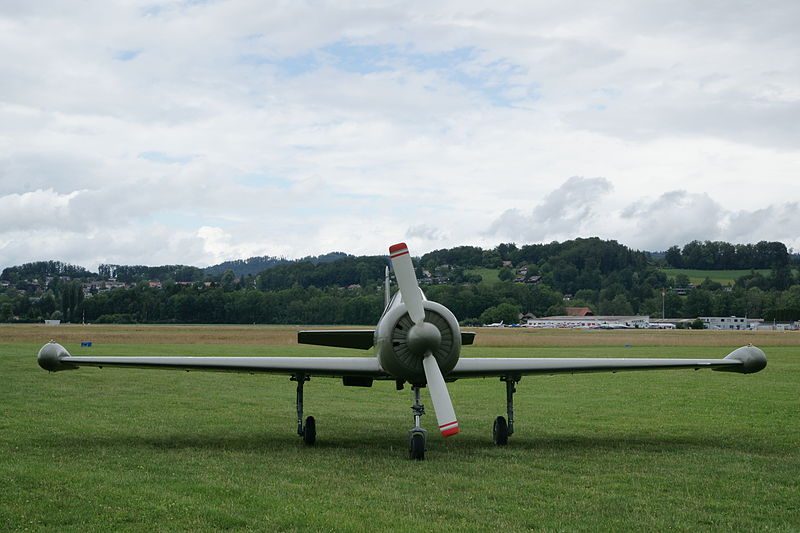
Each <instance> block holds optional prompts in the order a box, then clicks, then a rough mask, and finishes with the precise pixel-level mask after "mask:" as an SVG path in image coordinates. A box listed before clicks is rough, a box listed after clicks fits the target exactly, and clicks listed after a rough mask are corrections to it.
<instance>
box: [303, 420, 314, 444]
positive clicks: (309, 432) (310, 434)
mask: <svg viewBox="0 0 800 533" xmlns="http://www.w3.org/2000/svg"><path fill="white" fill-rule="evenodd" d="M316 441H317V422H316V421H315V420H314V417H313V416H309V417H307V418H306V425H305V427H303V442H305V443H306V444H308V445H309V446H311V445H312V444H314V443H315V442H316Z"/></svg>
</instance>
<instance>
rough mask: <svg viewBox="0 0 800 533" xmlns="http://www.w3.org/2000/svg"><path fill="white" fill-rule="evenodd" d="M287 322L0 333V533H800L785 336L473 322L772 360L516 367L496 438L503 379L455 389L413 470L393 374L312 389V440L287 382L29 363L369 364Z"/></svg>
mask: <svg viewBox="0 0 800 533" xmlns="http://www.w3.org/2000/svg"><path fill="white" fill-rule="evenodd" d="M296 330H297V328H289V327H261V326H251V327H250V326H244V327H239V326H221V327H220V326H99V325H98V326H59V327H47V326H43V325H31V326H4V325H0V361H2V381H0V457H2V459H0V485H1V486H2V489H0V530H12V531H13V530H34V531H59V532H61V531H82V532H83V531H95V530H121V531H145V530H147V531H151V530H192V531H210V530H221V529H229V530H259V531H334V530H335V531H385V530H391V531H419V530H428V531H464V530H467V531H496V530H510V531H521V530H543V531H557V530H559V531H561V530H563V531H642V530H658V531H663V530H678V531H697V530H700V531H703V530H705V531H711V530H714V531H718V530H728V531H753V530H759V531H761V530H766V531H798V530H800V490H799V489H800V481H799V480H800V408H799V407H800V405H799V403H798V402H799V400H798V398H800V394H799V393H800V335H798V334H797V333H795V332H715V331H652V330H650V331H584V330H580V331H563V330H552V331H551V330H527V329H521V328H515V329H507V328H478V331H479V334H478V337H477V342H476V345H475V346H471V347H467V348H465V350H464V351H465V356H470V355H473V356H486V355H497V356H507V357H514V356H545V357H546V356H552V357H558V356H592V355H597V356H629V357H642V356H659V357H668V356H686V357H722V356H724V355H725V354H727V353H728V352H729V351H730V350H732V349H733V348H735V347H737V346H741V345H744V344H747V343H753V344H756V345H758V346H760V347H762V348H763V349H764V350H765V352H766V354H767V357H768V359H769V364H768V366H767V368H766V369H765V370H763V371H762V372H760V373H758V374H754V375H739V374H730V373H724V372H711V371H698V372H693V371H683V370H681V371H656V372H627V373H626V372H621V373H616V374H583V375H575V376H570V375H560V376H544V377H527V378H524V379H523V380H522V382H521V383H520V384H519V386H518V393H517V395H516V411H517V413H516V414H517V417H516V418H517V428H516V430H517V431H516V433H515V434H514V435H513V436H512V437H511V439H510V440H509V445H508V446H507V447H502V448H498V447H495V446H493V445H492V444H491V421H492V419H493V418H494V417H495V416H497V415H500V414H504V409H505V405H504V402H505V391H504V388H503V385H502V384H501V383H500V382H499V381H498V380H496V379H485V380H484V379H478V380H461V381H457V382H455V383H452V384H450V385H449V387H450V391H451V394H452V396H453V401H454V404H455V407H456V412H457V413H458V415H459V420H460V423H461V428H462V433H461V434H460V435H458V436H455V437H452V438H450V439H442V438H441V437H439V436H432V437H431V440H430V442H429V449H428V452H427V454H426V460H425V461H423V462H416V461H409V460H407V459H406V454H407V451H406V432H407V430H408V429H409V428H410V427H411V426H412V419H411V410H410V408H409V407H410V405H411V399H412V398H411V392H410V390H409V389H408V388H406V390H404V391H396V390H395V387H394V383H391V382H386V383H376V384H375V385H374V386H373V387H372V388H371V389H365V388H357V387H353V388H351V387H347V388H345V387H342V385H341V382H339V381H336V380H332V379H322V378H319V379H317V378H315V379H313V380H312V381H311V382H310V383H308V384H307V385H306V411H307V414H313V415H314V416H315V417H316V419H317V439H318V440H317V445H315V446H314V447H306V446H304V445H303V444H302V442H301V440H300V439H299V438H298V437H297V436H296V435H295V433H294V432H295V427H294V416H295V412H294V409H295V405H294V384H293V383H291V382H289V381H288V379H287V378H286V377H281V376H263V375H249V374H222V373H219V374H215V373H201V372H181V371H152V370H136V369H96V368H86V369H80V370H77V371H70V372H61V373H56V374H48V373H46V372H45V371H43V370H41V369H39V367H38V366H37V365H36V361H35V354H36V352H37V351H38V349H39V348H40V347H41V345H42V344H43V343H44V342H46V341H47V340H49V339H51V338H53V339H55V340H57V341H59V342H61V343H62V344H64V345H65V346H66V347H67V348H68V349H69V350H70V351H71V352H72V353H73V354H75V355H84V354H108V355H133V354H165V355H166V354H202V355H234V354H241V355H345V354H348V353H350V354H354V355H364V354H365V353H364V352H350V351H347V350H336V349H329V348H322V347H306V346H296V345H295V344H294V336H295V332H296ZM81 341H92V342H93V343H94V345H93V346H92V347H91V348H81V347H80V342H81ZM627 346H629V347H627ZM331 352H333V353H331ZM425 396H426V394H425V393H424V394H423V398H425ZM423 425H424V426H425V427H427V428H429V429H433V428H434V426H435V417H434V416H433V414H432V412H430V413H429V414H428V415H426V416H425V417H424V418H423Z"/></svg>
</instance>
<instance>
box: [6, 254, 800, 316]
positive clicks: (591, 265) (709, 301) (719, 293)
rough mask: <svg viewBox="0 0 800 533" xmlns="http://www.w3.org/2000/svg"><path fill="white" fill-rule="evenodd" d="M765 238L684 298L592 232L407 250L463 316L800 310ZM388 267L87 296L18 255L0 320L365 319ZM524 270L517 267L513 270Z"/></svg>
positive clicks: (129, 274)
mask: <svg viewBox="0 0 800 533" xmlns="http://www.w3.org/2000/svg"><path fill="white" fill-rule="evenodd" d="M706 244H709V243H697V242H695V243H694V244H693V243H689V245H687V246H685V247H684V249H686V250H687V251H688V254H687V257H690V256H692V254H693V253H695V252H693V251H692V250H694V249H696V248H697V245H702V247H703V248H704V249H714V247H713V246H706ZM766 244H767V245H768V246H765V245H762V243H759V245H752V246H751V245H747V246H750V248H749V250H750V252H752V253H754V254H756V255H757V256H758V259H753V260H754V263H752V264H753V265H758V266H763V265H765V264H770V265H771V266H770V267H768V270H769V272H768V273H767V274H764V273H761V272H756V271H752V272H750V273H748V274H746V275H744V276H742V277H740V278H739V279H738V280H736V282H735V284H734V286H733V287H727V288H726V287H723V286H722V285H720V284H719V283H716V282H713V281H711V280H708V279H707V280H706V281H704V282H703V283H701V284H700V285H699V286H697V287H694V288H693V289H692V290H690V291H689V292H688V294H686V295H681V294H679V293H678V292H677V291H675V290H672V289H677V288H681V287H685V286H686V284H687V283H686V282H687V281H688V278H687V279H681V276H680V275H679V276H677V277H668V276H667V275H666V274H665V273H664V272H663V270H661V269H660V267H664V266H674V264H672V263H669V262H668V260H667V258H666V256H665V258H664V259H663V260H657V259H654V258H653V257H651V256H650V255H649V254H647V253H645V252H639V251H634V250H631V249H629V248H627V247H625V246H623V245H621V244H619V243H617V242H616V241H605V240H601V239H598V238H589V239H574V240H571V241H565V242H562V243H558V242H553V243H549V244H537V245H524V246H520V247H518V246H516V245H515V244H501V245H498V246H497V247H495V248H493V249H490V250H483V249H481V248H478V247H471V246H461V247H455V248H450V249H444V250H436V251H434V252H430V253H428V254H425V255H423V256H422V257H420V258H418V259H415V264H416V267H417V271H418V276H419V277H420V279H421V280H422V281H423V282H428V283H430V284H428V285H425V286H424V289H425V292H426V295H427V296H428V298H430V299H432V300H435V301H438V302H441V303H442V304H444V305H445V306H447V307H448V308H450V309H451V310H452V311H453V313H454V314H455V315H456V317H457V318H458V319H459V320H460V321H462V322H464V323H491V322H498V321H499V320H500V319H502V320H504V321H505V322H506V323H508V322H516V316H517V315H518V314H519V313H522V312H530V313H533V314H534V315H536V316H548V315H559V314H564V312H565V308H566V307H567V306H569V307H589V308H590V309H592V311H593V312H594V313H595V314H597V315H634V314H642V315H650V316H652V317H660V316H661V314H662V310H663V312H664V315H665V316H666V317H668V318H670V317H674V318H677V317H683V318H694V317H697V316H730V315H737V316H749V317H761V318H765V319H767V320H771V319H773V318H774V319H776V320H797V319H800V280H798V277H797V274H796V273H795V272H794V271H793V270H792V267H793V266H795V265H794V263H796V260H794V259H793V258H791V257H790V256H789V255H788V252H787V251H786V248H785V246H783V245H782V244H781V243H766ZM690 245H691V246H690ZM777 245H780V246H777ZM731 246H733V248H734V249H736V247H737V246H739V245H735V246H734V245H731ZM687 247H688V249H687ZM716 249H719V247H718V246H717V247H716ZM742 249H743V250H748V248H746V247H743V248H742ZM750 252H746V253H750ZM681 255H683V250H681ZM388 264H389V262H388V258H387V257H385V256H362V257H353V256H346V257H343V258H341V259H339V260H336V261H332V262H317V263H316V264H315V263H312V262H309V261H298V262H294V263H286V264H280V265H277V266H274V267H273V268H269V269H267V270H264V271H262V272H260V273H258V274H256V275H252V274H251V275H246V276H244V277H236V276H235V274H234V272H233V271H232V270H231V269H228V270H226V271H225V272H224V273H222V274H221V275H218V276H209V275H208V274H203V273H202V271H201V270H200V269H196V268H195V267H185V266H181V265H177V266H176V265H172V266H164V267H136V266H134V267H123V266H119V265H107V266H108V267H109V268H108V269H104V270H103V273H104V274H111V273H113V274H114V275H116V277H117V279H120V278H124V279H130V280H132V281H136V283H135V285H133V286H132V287H129V288H118V289H113V290H108V291H102V292H99V293H98V294H93V295H91V296H90V297H86V298H84V291H83V288H84V287H83V285H82V283H81V281H80V278H79V277H78V276H82V275H85V273H86V271H85V270H84V269H81V268H80V267H74V266H72V265H66V264H63V263H58V262H42V264H28V265H23V267H24V268H23V267H14V269H11V270H9V269H5V270H4V271H3V277H2V279H6V280H9V281H11V282H12V285H11V286H10V288H9V289H8V290H6V291H4V292H0V321H4V322H5V321H10V320H14V319H15V317H16V319H17V320H23V321H38V320H41V319H43V318H60V319H62V320H65V321H72V322H76V321H80V320H86V321H87V322H143V323H239V324H248V323H259V324H262V323H274V324H374V323H375V322H376V320H377V319H378V317H379V316H380V313H381V311H382V309H383V305H384V302H383V277H384V272H385V269H386V267H387V266H388ZM741 264H742V263H739V264H737V266H739V265H741ZM504 265H505V266H504ZM104 267H105V266H104ZM110 267H113V268H110ZM523 267H524V268H523ZM486 268H490V269H498V268H502V269H504V270H507V271H508V272H513V274H510V276H511V277H509V276H508V275H507V276H500V277H501V281H499V282H496V283H484V282H482V279H481V276H480V274H478V273H477V272H480V271H481V270H480V269H486ZM748 268H749V267H748ZM48 269H55V270H56V271H58V272H70V273H72V274H75V276H74V277H73V279H72V280H70V281H65V280H63V279H62V278H61V277H54V278H52V279H51V281H50V282H49V283H48V284H47V286H46V287H45V288H44V289H43V290H40V291H39V292H31V289H28V290H27V292H26V291H25V290H22V289H20V287H23V289H24V287H25V284H24V282H23V281H22V278H21V276H24V275H30V274H31V273H36V274H37V275H39V276H40V277H42V278H43V277H44V276H45V275H50V274H51V273H52V270H48ZM523 271H524V272H525V273H526V274H525V275H524V276H520V275H519V273H520V272H523ZM501 272H502V271H501ZM89 274H90V276H88V277H89V278H90V277H91V273H89ZM98 275H99V274H98ZM150 276H153V277H156V276H157V277H156V278H155V279H157V280H158V281H160V282H161V283H160V286H156V287H154V286H151V285H150V283H148V280H153V279H154V278H153V277H150ZM426 276H430V277H426ZM503 278H505V279H503ZM512 278H514V279H512ZM684 278H685V276H684ZM515 279H516V281H515ZM14 280H16V281H15V282H14ZM21 290H22V292H23V293H24V294H20V291H21ZM512 316H513V319H510V317H512Z"/></svg>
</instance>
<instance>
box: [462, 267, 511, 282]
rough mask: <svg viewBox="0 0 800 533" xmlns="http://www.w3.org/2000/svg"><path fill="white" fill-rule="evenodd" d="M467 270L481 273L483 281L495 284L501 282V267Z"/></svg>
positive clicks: (470, 272) (472, 272) (471, 272)
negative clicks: (499, 275)
mask: <svg viewBox="0 0 800 533" xmlns="http://www.w3.org/2000/svg"><path fill="white" fill-rule="evenodd" d="M466 272H467V273H469V274H479V275H480V277H481V278H482V280H481V283H486V284H490V285H493V284H495V283H499V282H500V278H499V277H498V274H500V269H499V268H471V269H469V270H466ZM515 276H516V274H515Z"/></svg>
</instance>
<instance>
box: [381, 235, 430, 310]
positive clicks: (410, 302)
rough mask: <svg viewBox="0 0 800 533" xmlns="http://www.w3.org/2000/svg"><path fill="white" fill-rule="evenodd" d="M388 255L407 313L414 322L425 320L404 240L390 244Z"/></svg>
mask: <svg viewBox="0 0 800 533" xmlns="http://www.w3.org/2000/svg"><path fill="white" fill-rule="evenodd" d="M389 256H390V257H391V258H392V268H393V269H394V276H395V277H396V278H397V285H398V286H399V287H400V295H401V296H402V297H403V303H404V304H406V310H408V315H409V316H410V317H411V320H412V321H413V322H414V324H421V323H423V322H424V321H425V308H424V307H423V306H422V293H421V292H420V290H419V285H418V284H417V276H416V275H415V274H414V265H413V264H411V254H409V253H408V246H406V243H404V242H401V243H397V244H394V245H392V246H390V247H389Z"/></svg>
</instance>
